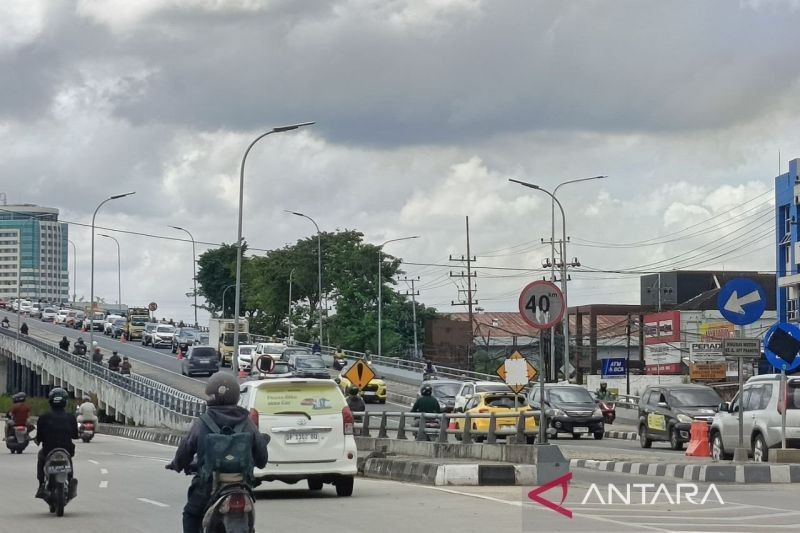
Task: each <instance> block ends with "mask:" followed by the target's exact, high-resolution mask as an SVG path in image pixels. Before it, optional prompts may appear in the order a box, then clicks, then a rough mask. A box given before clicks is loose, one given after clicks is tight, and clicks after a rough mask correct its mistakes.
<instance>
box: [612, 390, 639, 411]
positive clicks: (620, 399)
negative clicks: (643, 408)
mask: <svg viewBox="0 0 800 533" xmlns="http://www.w3.org/2000/svg"><path fill="white" fill-rule="evenodd" d="M611 401H612V402H614V403H615V404H617V406H620V407H628V408H630V409H638V408H639V397H638V396H634V395H632V394H617V395H616V396H615V397H614V399H613V400H611Z"/></svg>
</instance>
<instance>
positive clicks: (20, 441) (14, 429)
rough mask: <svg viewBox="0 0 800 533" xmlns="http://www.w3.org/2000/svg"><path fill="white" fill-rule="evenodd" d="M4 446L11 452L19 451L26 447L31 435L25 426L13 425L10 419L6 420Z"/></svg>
mask: <svg viewBox="0 0 800 533" xmlns="http://www.w3.org/2000/svg"><path fill="white" fill-rule="evenodd" d="M5 440H6V448H8V449H9V450H11V453H12V454H14V453H19V454H21V453H22V451H23V450H24V449H25V448H27V447H28V443H29V442H30V440H31V436H30V433H29V430H28V427H27V426H15V425H14V423H13V422H12V421H11V420H8V421H7V422H6V439H5Z"/></svg>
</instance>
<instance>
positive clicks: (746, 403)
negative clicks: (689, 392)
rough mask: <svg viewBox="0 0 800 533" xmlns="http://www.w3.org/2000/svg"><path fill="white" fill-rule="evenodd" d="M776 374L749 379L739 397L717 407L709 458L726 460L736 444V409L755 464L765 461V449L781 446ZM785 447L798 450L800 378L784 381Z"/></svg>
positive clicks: (781, 406) (778, 376)
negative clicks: (786, 402) (785, 407)
mask: <svg viewBox="0 0 800 533" xmlns="http://www.w3.org/2000/svg"><path fill="white" fill-rule="evenodd" d="M780 383H781V375H780V374H762V375H760V376H753V377H752V378H750V379H749V380H747V383H745V385H744V390H743V392H742V397H741V401H740V398H739V395H738V394H737V395H736V397H734V398H733V400H732V401H730V402H723V403H721V404H720V405H719V412H718V413H717V414H716V415H715V416H714V420H713V421H712V422H711V431H710V438H711V457H712V458H713V459H715V460H720V459H728V458H730V456H731V455H732V452H733V450H734V448H736V447H738V445H739V407H740V406H741V407H742V408H743V411H742V415H743V417H742V420H743V426H744V445H745V447H747V448H749V449H750V452H751V453H752V455H753V459H754V460H755V461H767V460H768V459H769V450H770V449H771V448H777V447H780V446H781V417H782V414H781V413H782V410H783V402H782V401H781V400H780V397H781V394H780V392H781V391H780V389H781V386H780ZM786 396H787V399H788V407H789V408H788V409H787V410H786V446H787V447H789V448H800V378H792V377H790V378H787V394H786Z"/></svg>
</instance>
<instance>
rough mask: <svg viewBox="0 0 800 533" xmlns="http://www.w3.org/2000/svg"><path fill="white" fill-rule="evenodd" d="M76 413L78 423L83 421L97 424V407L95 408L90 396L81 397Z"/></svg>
mask: <svg viewBox="0 0 800 533" xmlns="http://www.w3.org/2000/svg"><path fill="white" fill-rule="evenodd" d="M77 415H78V417H77V419H78V424H83V423H84V422H93V423H94V424H97V408H95V406H94V404H93V403H92V399H91V398H89V397H88V396H84V397H83V403H82V404H80V405H79V406H78V410H77Z"/></svg>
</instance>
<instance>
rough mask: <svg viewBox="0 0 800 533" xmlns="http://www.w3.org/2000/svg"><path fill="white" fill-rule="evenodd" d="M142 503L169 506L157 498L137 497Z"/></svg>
mask: <svg viewBox="0 0 800 533" xmlns="http://www.w3.org/2000/svg"><path fill="white" fill-rule="evenodd" d="M136 499H137V500H139V501H140V502H142V503H149V504H150V505H155V506H156V507H169V505H167V504H166V503H161V502H157V501H155V500H150V499H148V498H136Z"/></svg>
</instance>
